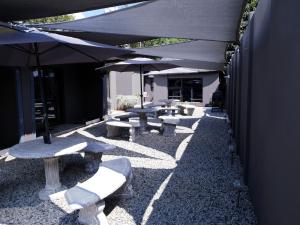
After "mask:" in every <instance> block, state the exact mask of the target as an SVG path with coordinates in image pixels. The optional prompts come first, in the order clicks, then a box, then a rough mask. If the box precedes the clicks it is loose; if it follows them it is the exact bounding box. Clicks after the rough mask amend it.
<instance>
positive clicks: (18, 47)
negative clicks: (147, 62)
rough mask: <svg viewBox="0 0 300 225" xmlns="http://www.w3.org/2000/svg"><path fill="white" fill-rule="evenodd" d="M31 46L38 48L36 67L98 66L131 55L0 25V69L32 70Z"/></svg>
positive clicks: (88, 43)
mask: <svg viewBox="0 0 300 225" xmlns="http://www.w3.org/2000/svg"><path fill="white" fill-rule="evenodd" d="M33 43H37V44H38V55H39V60H40V65H55V64H68V63H85V62H101V61H103V60H106V59H110V58H113V57H117V56H121V55H126V54H129V53H132V51H130V50H126V49H121V48H118V47H115V46H110V45H104V44H100V43H95V42H89V41H84V40H81V39H77V38H72V37H66V36H62V35H58V34H53V33H47V32H40V31H38V30H36V29H26V28H22V27H9V26H5V25H3V24H0V65H3V66H35V65H36V59H35V53H34V51H33V45H32V44H33Z"/></svg>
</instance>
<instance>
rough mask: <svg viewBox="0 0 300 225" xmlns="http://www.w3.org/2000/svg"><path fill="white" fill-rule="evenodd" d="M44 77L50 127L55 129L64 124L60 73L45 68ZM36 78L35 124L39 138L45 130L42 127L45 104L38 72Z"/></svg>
mask: <svg viewBox="0 0 300 225" xmlns="http://www.w3.org/2000/svg"><path fill="white" fill-rule="evenodd" d="M42 73H43V75H44V89H45V98H46V102H47V110H48V118H49V125H50V127H54V126H56V125H58V124H62V123H63V122H64V121H63V113H62V109H61V104H62V102H61V101H62V100H61V99H62V98H61V93H62V90H61V88H62V87H61V82H60V79H59V71H58V70H55V69H49V68H44V69H43V71H42ZM33 77H34V90H35V101H34V109H35V122H36V133H37V136H40V135H41V132H42V130H43V126H42V113H43V111H42V110H43V103H42V100H41V93H40V88H39V82H40V80H39V79H38V77H37V71H33Z"/></svg>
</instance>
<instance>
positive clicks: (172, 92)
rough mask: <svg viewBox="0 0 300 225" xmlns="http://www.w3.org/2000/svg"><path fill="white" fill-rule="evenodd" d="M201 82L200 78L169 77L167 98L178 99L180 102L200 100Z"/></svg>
mask: <svg viewBox="0 0 300 225" xmlns="http://www.w3.org/2000/svg"><path fill="white" fill-rule="evenodd" d="M202 91H203V82H202V79H201V78H196V79H189V78H179V79H169V80H168V94H169V99H178V100H180V101H182V102H185V101H187V102H202V95H203V94H202Z"/></svg>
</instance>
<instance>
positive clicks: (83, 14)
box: [72, 3, 139, 20]
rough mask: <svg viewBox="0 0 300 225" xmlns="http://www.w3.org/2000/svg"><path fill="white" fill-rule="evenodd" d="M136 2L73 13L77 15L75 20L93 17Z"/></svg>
mask: <svg viewBox="0 0 300 225" xmlns="http://www.w3.org/2000/svg"><path fill="white" fill-rule="evenodd" d="M136 4H139V3H136ZM136 4H128V5H124V6H115V7H110V8H105V9H98V10H92V11H86V12H81V13H74V14H72V15H73V16H74V17H75V20H78V19H83V18H86V17H91V16H96V15H100V14H104V13H109V12H113V11H116V10H118V9H122V8H126V7H130V6H133V5H136Z"/></svg>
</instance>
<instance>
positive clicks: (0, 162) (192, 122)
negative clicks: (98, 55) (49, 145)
mask: <svg viewBox="0 0 300 225" xmlns="http://www.w3.org/2000/svg"><path fill="white" fill-rule="evenodd" d="M207 112H208V113H207V114H205V115H202V113H201V109H200V108H197V110H196V113H195V114H194V116H193V117H187V116H183V117H180V118H181V122H180V124H179V126H178V127H177V135H176V136H175V137H163V136H162V135H159V134H157V133H156V132H150V133H149V134H147V135H143V136H139V137H138V138H137V140H136V142H135V143H130V142H128V141H126V139H122V138H120V139H108V138H106V137H105V135H103V134H104V133H105V127H104V125H103V124H99V125H97V126H90V127H89V128H81V129H79V130H78V133H74V134H72V135H79V136H87V137H89V138H92V139H96V140H100V141H103V142H105V143H110V144H114V145H116V146H117V149H116V151H114V152H111V153H109V154H106V155H104V156H103V160H110V159H114V158H118V157H122V156H125V157H128V158H129V159H130V161H131V163H132V165H133V174H134V180H133V188H134V191H135V196H134V198H132V199H129V200H128V199H127V200H121V199H108V200H107V201H106V209H105V213H106V214H107V215H108V221H109V222H110V225H123V224H124V225H134V224H138V225H139V224H143V225H145V224H147V225H152V224H153V225H160V224H161V225H198V224H199V225H219V224H222V225H254V224H257V222H256V218H255V215H254V212H253V208H252V204H251V202H250V199H249V196H248V193H247V192H242V194H241V199H240V207H239V208H237V207H236V193H235V191H234V188H233V183H234V181H236V180H237V179H240V168H239V166H237V165H238V163H239V162H238V159H235V165H233V166H231V164H230V152H229V151H228V145H227V143H228V133H227V130H228V125H227V124H226V123H225V122H224V115H223V114H222V113H210V111H209V110H208V111H207ZM151 122H153V123H158V122H159V120H157V121H156V120H151ZM6 160H8V161H5V158H0V175H1V176H0V190H1V191H0V224H24V225H29V224H43V225H50V224H64V225H67V224H68V225H71V224H72V225H74V224H75V225H76V224H77V221H76V219H77V217H78V212H77V211H75V212H73V213H71V214H68V213H66V212H65V211H64V210H63V209H62V208H59V207H58V206H56V205H54V204H53V203H51V202H50V201H41V200H39V198H38V195H37V193H38V191H39V190H40V189H41V188H43V185H44V169H43V164H42V160H20V159H9V158H6ZM66 161H67V167H66V169H65V171H63V172H62V174H61V182H62V183H63V184H64V185H65V186H67V187H72V186H74V185H75V184H76V183H77V182H82V181H84V180H86V179H88V178H89V177H91V176H92V174H87V173H85V172H84V164H82V163H78V162H79V161H77V159H76V157H71V158H69V159H68V160H66Z"/></svg>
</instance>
